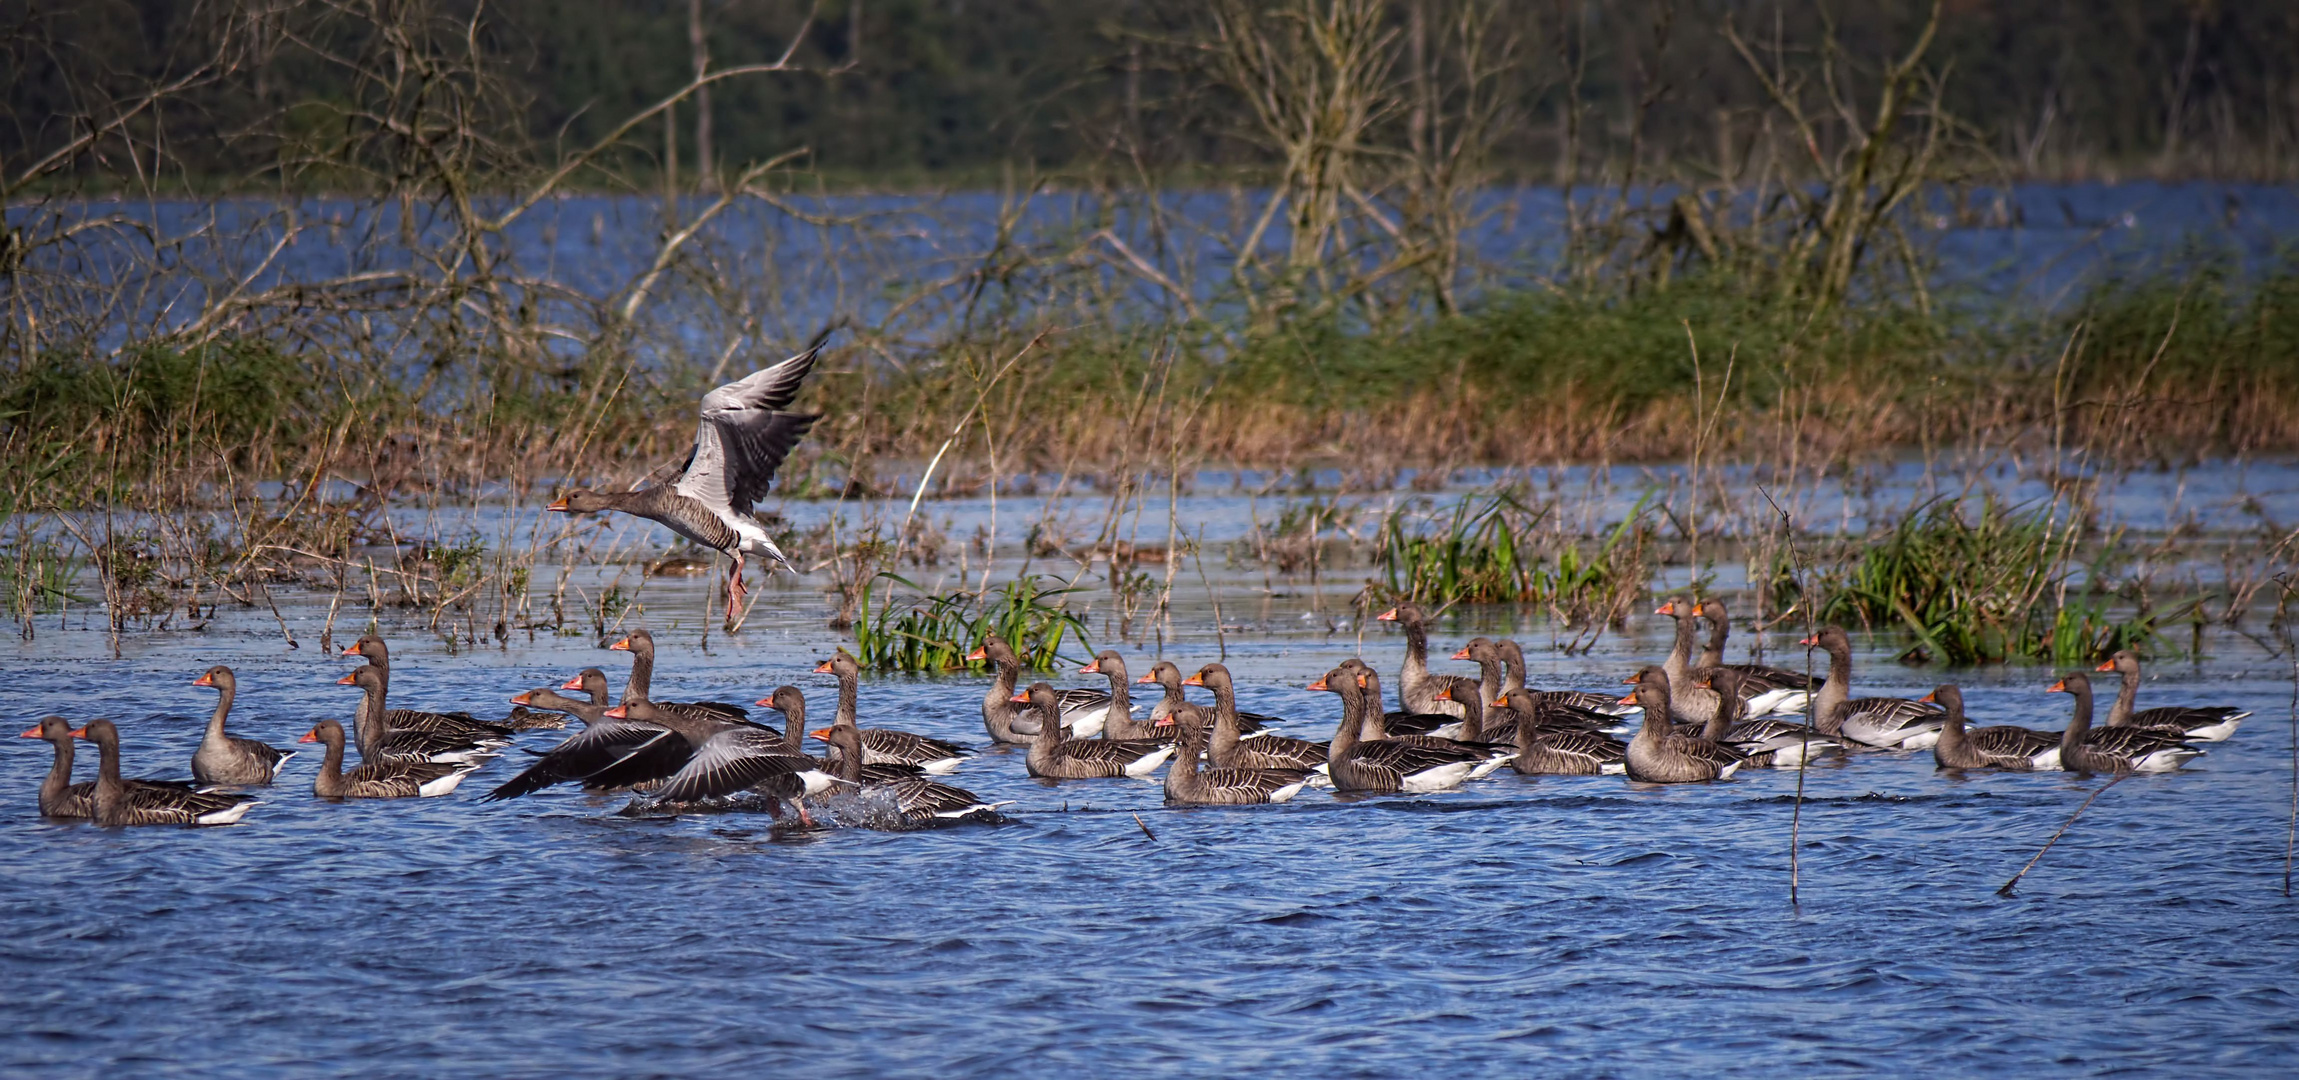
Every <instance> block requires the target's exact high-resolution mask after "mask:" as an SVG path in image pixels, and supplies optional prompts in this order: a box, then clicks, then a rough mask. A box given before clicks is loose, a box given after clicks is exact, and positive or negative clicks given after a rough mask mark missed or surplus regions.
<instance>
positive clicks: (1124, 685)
mask: <svg viewBox="0 0 2299 1080" xmlns="http://www.w3.org/2000/svg"><path fill="white" fill-rule="evenodd" d="M1078 674H1080V675H1100V676H1102V677H1103V678H1105V679H1108V680H1109V682H1110V689H1109V711H1108V712H1106V713H1104V714H1103V719H1102V738H1105V739H1152V740H1155V741H1158V742H1168V741H1171V740H1172V739H1173V738H1174V737H1175V733H1176V729H1175V728H1174V726H1173V725H1171V724H1159V723H1157V722H1156V721H1155V720H1154V719H1152V720H1136V719H1134V714H1133V693H1132V690H1133V686H1132V680H1131V679H1130V678H1129V677H1128V676H1127V674H1126V661H1125V657H1122V656H1119V655H1118V652H1117V650H1116V649H1103V650H1102V651H1101V652H1098V653H1095V654H1094V658H1093V659H1091V660H1088V661H1086V663H1085V666H1083V667H1080V668H1079V669H1078Z"/></svg>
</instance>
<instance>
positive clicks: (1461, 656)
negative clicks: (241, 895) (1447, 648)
mask: <svg viewBox="0 0 2299 1080" xmlns="http://www.w3.org/2000/svg"><path fill="white" fill-rule="evenodd" d="M1468 658H1469V647H1468V646H1466V645H1463V646H1461V648H1460V651H1458V652H1456V653H1454V654H1453V659H1455V660H1466V659H1468Z"/></svg>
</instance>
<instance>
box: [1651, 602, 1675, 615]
mask: <svg viewBox="0 0 2299 1080" xmlns="http://www.w3.org/2000/svg"><path fill="white" fill-rule="evenodd" d="M1652 613H1653V614H1655V615H1674V614H1676V601H1674V600H1671V601H1669V602H1668V603H1665V604H1662V605H1661V606H1659V607H1656V608H1654V609H1652Z"/></svg>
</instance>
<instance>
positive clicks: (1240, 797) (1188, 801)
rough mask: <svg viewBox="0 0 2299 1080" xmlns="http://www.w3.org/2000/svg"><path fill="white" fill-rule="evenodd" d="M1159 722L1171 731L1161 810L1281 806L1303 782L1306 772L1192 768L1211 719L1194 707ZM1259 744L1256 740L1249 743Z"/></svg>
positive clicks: (1203, 745) (1208, 733)
mask: <svg viewBox="0 0 2299 1080" xmlns="http://www.w3.org/2000/svg"><path fill="white" fill-rule="evenodd" d="M1165 723H1166V724H1167V725H1169V726H1171V727H1173V728H1174V729H1175V745H1176V749H1175V751H1174V759H1173V766H1172V767H1171V768H1168V769H1167V770H1166V773H1165V802H1166V805H1167V806H1248V805H1253V804H1256V803H1277V802H1284V801H1286V800H1287V799H1290V798H1292V797H1294V796H1295V795H1297V794H1299V793H1300V792H1301V789H1302V787H1303V785H1306V784H1307V783H1309V777H1310V772H1309V770H1307V769H1249V768H1223V767H1220V766H1215V767H1214V768H1210V769H1200V768H1199V767H1198V757H1199V756H1200V755H1202V754H1204V753H1205V749H1206V742H1207V739H1208V737H1209V735H1210V734H1211V732H1212V729H1213V718H1212V717H1211V716H1208V715H1206V712H1205V710H1204V709H1200V708H1198V707H1196V706H1194V705H1192V706H1187V707H1185V708H1182V709H1178V710H1175V712H1174V713H1173V715H1171V716H1170V717H1168V718H1167V719H1166V721H1165ZM1254 741H1256V742H1259V741H1260V740H1258V739H1257V740H1254Z"/></svg>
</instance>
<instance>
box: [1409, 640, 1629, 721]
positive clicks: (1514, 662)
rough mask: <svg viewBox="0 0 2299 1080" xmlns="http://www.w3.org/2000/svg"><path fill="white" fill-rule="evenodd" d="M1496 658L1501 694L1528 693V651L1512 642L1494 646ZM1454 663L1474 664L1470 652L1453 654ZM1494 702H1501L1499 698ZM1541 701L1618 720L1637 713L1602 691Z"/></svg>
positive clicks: (1550, 695)
mask: <svg viewBox="0 0 2299 1080" xmlns="http://www.w3.org/2000/svg"><path fill="white" fill-rule="evenodd" d="M1493 655H1495V656H1497V657H1499V658H1500V661H1501V693H1503V694H1506V693H1507V692H1509V691H1511V690H1524V689H1529V688H1530V684H1528V683H1527V682H1526V681H1525V678H1526V676H1525V650H1524V647H1523V646H1521V645H1518V644H1517V643H1516V640H1515V639H1513V638H1502V639H1500V640H1498V641H1495V642H1493ZM1453 659H1455V660H1473V659H1475V657H1472V656H1469V655H1468V654H1467V650H1463V651H1461V652H1457V653H1454V654H1453ZM1495 700H1498V699H1497V698H1496V699H1495ZM1541 701H1542V702H1543V703H1544V704H1546V705H1547V706H1548V707H1549V708H1551V709H1557V708H1564V709H1569V710H1575V711H1578V712H1584V713H1593V714H1595V715H1598V716H1612V717H1618V716H1622V715H1625V714H1628V713H1632V712H1635V711H1636V707H1635V706H1633V705H1623V704H1621V703H1620V695H1618V694H1608V693H1605V692H1604V691H1601V690H1543V691H1541Z"/></svg>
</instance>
